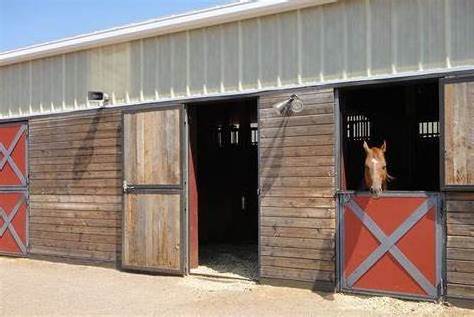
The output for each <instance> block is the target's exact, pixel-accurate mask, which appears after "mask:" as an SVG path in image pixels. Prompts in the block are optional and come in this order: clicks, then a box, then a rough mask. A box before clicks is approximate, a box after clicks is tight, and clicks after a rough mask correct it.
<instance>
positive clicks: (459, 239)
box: [446, 192, 474, 299]
mask: <svg viewBox="0 0 474 317" xmlns="http://www.w3.org/2000/svg"><path fill="white" fill-rule="evenodd" d="M446 210H447V216H446V222H447V226H446V227H447V249H446V268H447V270H446V271H447V274H446V275H447V276H446V277H447V281H446V282H447V296H448V297H454V298H467V299H474V193H473V192H464V193H463V192H448V193H446Z"/></svg>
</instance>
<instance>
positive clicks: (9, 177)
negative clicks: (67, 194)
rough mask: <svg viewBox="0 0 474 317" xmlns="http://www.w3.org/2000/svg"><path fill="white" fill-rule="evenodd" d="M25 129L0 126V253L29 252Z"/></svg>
mask: <svg viewBox="0 0 474 317" xmlns="http://www.w3.org/2000/svg"><path fill="white" fill-rule="evenodd" d="M27 129H28V126H27V124H25V123H7V124H2V125H0V254H6V255H16V256H26V255H27V253H28V172H27V171H28V168H27Z"/></svg>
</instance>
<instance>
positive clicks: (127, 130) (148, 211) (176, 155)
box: [122, 106, 187, 274]
mask: <svg viewBox="0 0 474 317" xmlns="http://www.w3.org/2000/svg"><path fill="white" fill-rule="evenodd" d="M123 146H124V147H123V151H124V192H125V194H124V218H123V219H124V220H123V221H124V223H123V247H122V248H123V254H122V266H123V267H124V268H126V269H137V270H145V271H155V272H163V273H171V274H184V273H185V270H186V265H185V263H186V253H187V252H186V249H187V245H186V241H187V240H186V237H185V234H186V231H185V217H184V214H185V209H184V202H185V186H184V180H185V178H184V177H185V173H184V166H185V164H184V159H185V156H184V153H185V134H184V109H183V107H182V106H176V107H167V108H162V109H156V108H155V109H153V110H144V111H134V112H127V113H125V114H124V144H123Z"/></svg>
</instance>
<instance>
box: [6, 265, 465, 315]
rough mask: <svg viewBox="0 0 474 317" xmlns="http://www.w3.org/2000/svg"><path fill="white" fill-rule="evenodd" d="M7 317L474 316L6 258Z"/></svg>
mask: <svg viewBox="0 0 474 317" xmlns="http://www.w3.org/2000/svg"><path fill="white" fill-rule="evenodd" d="M0 315H2V316H112V315H113V316H148V315H160V316H189V315H192V316H195V315H199V316H256V315H258V316H276V315H280V316H285V315H287V316H295V315H305V316H307V315H312V316H364V317H367V316H407V315H409V316H430V317H431V316H474V313H473V311H472V310H465V309H460V308H455V307H447V306H445V305H441V304H432V303H417V302H408V301H401V300H396V299H389V298H384V297H373V298H363V297H357V296H346V295H342V294H324V293H314V292H311V291H308V290H301V289H290V288H284V287H271V286H262V285H256V284H255V283H253V282H250V281H242V280H229V279H210V278H204V277H197V276H190V277H186V278H180V277H164V276H151V275H141V274H132V273H124V272H120V271H117V270H114V269H106V268H97V267H88V266H79V265H69V264H61V263H49V262H43V261H35V260H28V259H11V258H5V257H0Z"/></svg>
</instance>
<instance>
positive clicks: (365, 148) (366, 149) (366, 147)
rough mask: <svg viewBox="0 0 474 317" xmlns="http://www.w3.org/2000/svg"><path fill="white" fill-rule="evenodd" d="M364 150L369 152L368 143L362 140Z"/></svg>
mask: <svg viewBox="0 0 474 317" xmlns="http://www.w3.org/2000/svg"><path fill="white" fill-rule="evenodd" d="M364 150H365V152H366V153H369V152H370V148H369V145H368V144H367V142H366V141H364Z"/></svg>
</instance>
